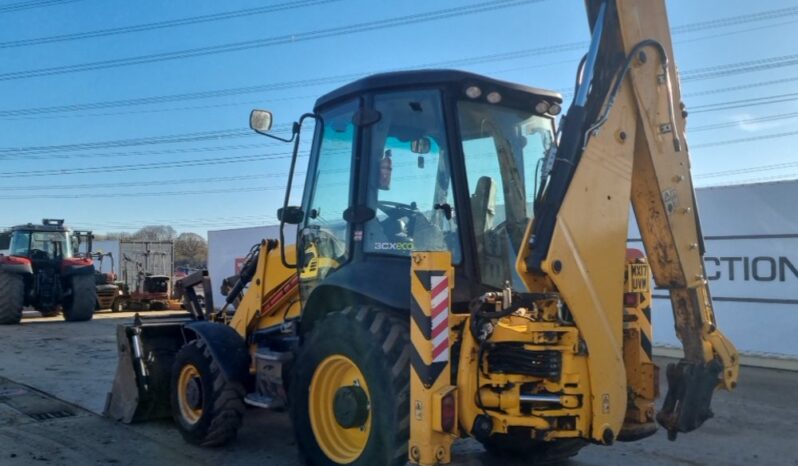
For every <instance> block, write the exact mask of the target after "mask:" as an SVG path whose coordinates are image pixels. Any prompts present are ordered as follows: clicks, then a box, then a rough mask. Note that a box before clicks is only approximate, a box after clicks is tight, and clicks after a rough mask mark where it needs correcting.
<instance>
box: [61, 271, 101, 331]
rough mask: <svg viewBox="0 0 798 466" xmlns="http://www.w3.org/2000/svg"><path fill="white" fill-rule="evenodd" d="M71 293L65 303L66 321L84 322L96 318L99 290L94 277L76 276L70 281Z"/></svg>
mask: <svg viewBox="0 0 798 466" xmlns="http://www.w3.org/2000/svg"><path fill="white" fill-rule="evenodd" d="M70 286H71V288H72V290H71V293H70V294H69V296H67V298H66V300H65V301H64V305H63V308H64V320H66V321H68V322H82V321H85V320H91V318H92V317H94V308H95V307H96V306H97V288H96V286H95V284H94V275H75V276H73V277H72V278H71V279H70Z"/></svg>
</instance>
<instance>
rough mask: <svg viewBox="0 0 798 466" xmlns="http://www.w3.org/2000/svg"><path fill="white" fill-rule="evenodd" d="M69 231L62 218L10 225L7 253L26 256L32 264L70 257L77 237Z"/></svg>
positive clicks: (74, 248) (75, 246) (75, 245)
mask: <svg viewBox="0 0 798 466" xmlns="http://www.w3.org/2000/svg"><path fill="white" fill-rule="evenodd" d="M71 233H72V232H71V231H70V230H69V229H68V228H67V227H65V226H64V222H63V220H53V219H44V220H43V221H42V224H41V225H34V224H32V223H29V224H27V225H18V226H15V227H12V228H11V231H10V235H9V236H10V237H9V244H8V255H9V256H17V257H27V258H28V259H31V261H32V262H33V263H34V264H36V263H47V262H52V261H59V260H61V259H68V258H71V257H73V253H74V250H76V249H77V238H74V237H73V236H72V234H71Z"/></svg>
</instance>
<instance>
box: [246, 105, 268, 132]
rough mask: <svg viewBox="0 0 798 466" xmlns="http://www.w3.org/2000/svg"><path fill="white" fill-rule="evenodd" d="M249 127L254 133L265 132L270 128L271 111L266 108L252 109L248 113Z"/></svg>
mask: <svg viewBox="0 0 798 466" xmlns="http://www.w3.org/2000/svg"><path fill="white" fill-rule="evenodd" d="M249 127H250V128H252V130H253V131H255V132H256V133H261V134H265V133H267V132H268V131H269V130H270V129H272V112H270V111H268V110H258V109H255V110H252V112H251V113H250V114H249Z"/></svg>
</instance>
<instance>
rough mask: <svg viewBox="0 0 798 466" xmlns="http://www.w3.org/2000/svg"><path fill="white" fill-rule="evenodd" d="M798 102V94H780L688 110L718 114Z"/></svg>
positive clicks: (698, 106) (700, 106)
mask: <svg viewBox="0 0 798 466" xmlns="http://www.w3.org/2000/svg"><path fill="white" fill-rule="evenodd" d="M794 100H798V92H792V93H789V94H778V95H771V96H765V97H752V98H750V99H740V100H732V101H727V102H716V103H713V104H705V105H696V106H694V107H692V108H688V110H689V112H690V113H705V112H717V111H720V110H733V109H735V108H753V107H761V106H762V105H770V104H778V103H782V102H792V101H794Z"/></svg>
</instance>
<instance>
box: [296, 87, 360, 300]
mask: <svg viewBox="0 0 798 466" xmlns="http://www.w3.org/2000/svg"><path fill="white" fill-rule="evenodd" d="M357 111H358V102H357V101H350V102H348V103H344V104H342V105H339V106H337V107H334V108H332V109H328V110H326V111H323V112H321V114H320V116H321V119H320V123H317V128H316V135H315V138H316V141H315V143H314V150H313V152H312V154H311V158H310V163H309V166H308V173H307V175H306V184H305V191H304V196H303V205H302V210H303V211H304V212H305V216H304V220H303V222H302V224H301V225H300V229H299V231H298V234H297V250H298V258H299V264H298V268H299V278H300V285H301V286H300V292H301V295H302V296H301V297H302V300H303V301H305V302H306V301H307V299H308V296H309V295H310V292H311V291H312V290H313V288H315V286H316V285H317V284H318V283H319V282H320V281H321V280H323V279H325V278H326V277H327V276H328V275H329V274H331V273H333V272H335V271H336V270H337V269H339V268H340V267H341V266H343V265H344V264H345V263H346V262H348V261H349V259H350V258H351V252H352V251H351V241H350V238H351V231H350V230H351V228H350V224H349V223H348V222H347V221H346V220H344V212H345V211H346V210H347V208H348V207H349V206H350V205H351V199H352V195H353V193H352V178H353V170H352V164H353V159H354V154H355V146H356V140H357V134H358V131H357V126H356V125H355V124H354V123H353V117H354V115H355V113H356V112H357Z"/></svg>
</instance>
